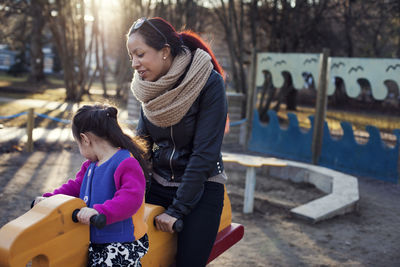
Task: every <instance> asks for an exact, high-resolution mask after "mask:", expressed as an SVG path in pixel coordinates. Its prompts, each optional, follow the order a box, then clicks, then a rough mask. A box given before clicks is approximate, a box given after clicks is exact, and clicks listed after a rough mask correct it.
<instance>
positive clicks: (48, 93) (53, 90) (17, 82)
mask: <svg viewBox="0 0 400 267" xmlns="http://www.w3.org/2000/svg"><path fill="white" fill-rule="evenodd" d="M26 80H27V77H26V76H22V77H12V76H8V75H5V74H1V73H0V97H3V98H10V99H12V100H10V101H6V102H2V101H0V116H10V115H14V114H18V113H20V112H25V111H28V109H29V108H30V107H29V106H27V105H26V103H24V102H21V101H18V100H21V99H35V100H44V101H48V102H57V103H60V104H59V108H54V109H49V108H45V107H35V109H34V111H35V112H36V113H40V114H45V115H48V116H51V117H56V118H59V119H64V120H70V119H71V118H72V116H73V112H72V110H71V108H70V107H71V106H72V105H73V104H75V103H72V102H71V103H69V104H70V105H68V107H66V106H67V105H62V104H64V103H66V101H65V97H66V90H65V88H64V87H63V85H64V82H63V80H61V79H57V78H55V77H49V78H48V79H47V81H46V82H45V83H43V84H39V85H32V84H30V83H28V82H27V81H26ZM114 87H115V85H114V86H112V85H110V88H114ZM92 88H94V89H97V90H95V91H96V94H91V95H84V96H83V97H82V101H81V102H80V104H85V103H94V102H99V103H109V104H112V105H115V106H118V107H120V108H125V107H126V103H125V102H123V101H121V100H120V99H117V98H115V97H113V96H108V97H106V98H105V97H103V95H101V90H99V89H100V85H99V84H94V85H93V86H92ZM13 100H17V101H13ZM43 106H44V105H43ZM56 106H58V105H56ZM26 123H27V116H26V115H25V116H19V117H17V118H13V119H2V120H0V124H2V125H4V126H6V127H26ZM35 127H46V128H57V127H65V123H61V122H56V121H53V120H48V119H43V118H40V117H36V119H35Z"/></svg>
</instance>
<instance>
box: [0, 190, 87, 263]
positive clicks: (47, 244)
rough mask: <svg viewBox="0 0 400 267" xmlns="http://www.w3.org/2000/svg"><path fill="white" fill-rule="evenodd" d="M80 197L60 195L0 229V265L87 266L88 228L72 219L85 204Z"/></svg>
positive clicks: (45, 201) (38, 205)
mask: <svg viewBox="0 0 400 267" xmlns="http://www.w3.org/2000/svg"><path fill="white" fill-rule="evenodd" d="M84 206H85V203H84V202H83V201H82V200H81V199H78V198H74V197H69V196H65V195H57V196H54V197H52V198H51V199H46V200H43V201H42V202H40V203H39V204H37V205H36V206H35V207H33V208H32V209H31V210H30V211H28V212H27V213H25V214H24V215H22V216H20V217H18V218H17V219H15V220H13V221H11V222H9V223H8V224H6V225H4V226H3V227H2V228H1V229H0V266H4V267H8V266H10V267H17V266H18V267H20V266H25V265H26V264H27V263H28V262H29V261H31V260H33V261H32V266H33V267H35V266H71V267H74V266H85V265H86V258H87V250H88V245H89V235H90V233H89V228H88V227H87V226H85V225H83V224H79V223H74V222H73V221H72V219H71V218H72V212H73V211H74V210H75V209H77V208H81V207H84Z"/></svg>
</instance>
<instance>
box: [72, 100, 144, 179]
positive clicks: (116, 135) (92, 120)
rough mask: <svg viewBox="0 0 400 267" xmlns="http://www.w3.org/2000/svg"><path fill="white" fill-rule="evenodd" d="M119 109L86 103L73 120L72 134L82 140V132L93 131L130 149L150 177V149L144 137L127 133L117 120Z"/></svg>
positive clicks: (114, 143) (117, 145) (111, 141)
mask: <svg viewBox="0 0 400 267" xmlns="http://www.w3.org/2000/svg"><path fill="white" fill-rule="evenodd" d="M117 113H118V110H117V109H116V108H115V107H112V106H107V105H101V104H96V105H84V106H82V107H81V108H79V109H78V111H77V112H76V114H75V115H74V118H73V120H72V134H73V135H74V137H75V139H76V140H79V141H80V140H81V138H80V134H81V133H85V132H91V133H93V134H95V135H96V136H98V137H100V138H103V139H105V140H107V141H108V142H110V143H111V144H112V145H113V146H115V147H120V148H123V149H127V150H129V152H131V153H132V155H133V157H135V159H136V160H137V161H139V164H140V166H141V167H142V169H143V173H144V174H145V176H146V180H147V179H148V178H149V177H148V175H149V174H150V167H149V161H148V149H147V146H146V143H145V141H144V140H143V139H141V138H140V137H138V136H135V137H134V138H131V137H129V136H128V135H126V134H125V133H124V132H123V131H122V129H121V127H120V125H119V124H118V121H117Z"/></svg>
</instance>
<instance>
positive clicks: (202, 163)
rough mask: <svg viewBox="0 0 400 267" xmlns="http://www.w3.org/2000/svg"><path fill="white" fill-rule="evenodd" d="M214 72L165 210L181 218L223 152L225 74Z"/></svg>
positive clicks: (203, 95)
mask: <svg viewBox="0 0 400 267" xmlns="http://www.w3.org/2000/svg"><path fill="white" fill-rule="evenodd" d="M213 76H214V77H212V78H211V79H209V81H208V82H207V83H206V85H205V87H204V88H203V90H202V92H201V93H200V96H199V97H200V99H199V100H200V101H199V113H198V115H197V121H196V130H195V134H194V140H193V151H192V154H191V156H190V159H189V162H188V165H187V166H186V168H185V172H184V175H183V177H182V182H181V184H180V186H179V187H178V190H177V192H176V196H175V198H174V200H173V202H172V204H171V205H170V206H169V207H168V209H167V211H166V213H167V214H169V215H171V216H173V217H176V218H178V219H179V218H182V217H183V216H184V215H187V214H188V213H190V211H191V210H192V209H193V208H194V207H195V205H196V204H197V203H198V201H199V200H200V198H201V196H202V194H203V191H204V182H205V181H206V180H207V179H208V178H209V177H210V175H211V171H212V169H213V168H214V167H215V166H214V165H215V164H216V162H217V161H218V159H219V157H220V155H221V145H222V139H223V137H224V130H225V123H226V116H227V100H226V94H225V87H224V82H223V79H222V77H221V76H220V75H219V74H216V73H214V74H213Z"/></svg>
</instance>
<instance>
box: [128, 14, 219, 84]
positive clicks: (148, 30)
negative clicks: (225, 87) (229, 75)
mask: <svg viewBox="0 0 400 267" xmlns="http://www.w3.org/2000/svg"><path fill="white" fill-rule="evenodd" d="M148 21H149V22H150V23H151V24H152V25H153V26H154V27H155V28H157V29H158V30H159V31H160V32H161V33H162V34H163V35H164V36H165V38H166V39H167V43H168V45H169V46H170V47H171V54H172V56H173V57H175V56H177V55H179V54H182V53H184V51H185V50H184V47H183V46H182V45H185V46H186V47H188V48H189V49H190V51H192V52H193V51H195V50H196V49H197V48H200V49H202V50H204V51H206V52H207V53H208V54H209V55H210V56H211V61H212V63H213V65H214V69H215V70H216V71H217V72H218V73H219V74H221V76H222V77H224V78H225V76H224V70H223V69H222V67H221V65H220V64H219V63H218V61H217V59H216V58H215V55H214V53H213V52H212V50H211V48H210V46H209V45H208V44H207V43H206V42H205V41H204V40H203V39H202V38H201V37H200V36H199V35H198V34H196V33H194V32H193V31H189V30H185V31H182V32H179V33H178V32H177V31H176V30H175V28H174V27H173V26H172V25H171V24H170V23H169V22H167V21H166V20H164V19H163V18H160V17H155V18H151V19H148ZM149 22H147V21H145V22H143V24H142V25H141V26H140V27H139V28H138V29H135V28H134V26H135V24H133V25H132V26H131V28H130V29H129V32H128V34H127V38H129V37H130V36H131V35H132V34H133V33H135V32H138V33H139V34H140V35H141V36H142V37H143V38H144V40H145V42H146V44H147V45H148V46H150V47H152V48H154V49H156V50H161V49H162V48H163V47H165V45H166V44H165V40H164V37H163V36H162V35H161V34H160V33H159V32H157V30H156V29H154V28H153V27H152V25H150V24H149Z"/></svg>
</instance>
